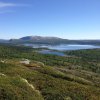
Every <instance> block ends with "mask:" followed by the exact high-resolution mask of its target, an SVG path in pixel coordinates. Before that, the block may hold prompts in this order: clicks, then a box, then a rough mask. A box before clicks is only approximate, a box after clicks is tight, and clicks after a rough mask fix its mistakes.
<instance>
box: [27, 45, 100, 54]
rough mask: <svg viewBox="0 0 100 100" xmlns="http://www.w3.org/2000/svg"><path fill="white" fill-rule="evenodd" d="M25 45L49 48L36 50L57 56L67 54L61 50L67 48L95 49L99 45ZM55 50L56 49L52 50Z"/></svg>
mask: <svg viewBox="0 0 100 100" xmlns="http://www.w3.org/2000/svg"><path fill="white" fill-rule="evenodd" d="M25 46H31V47H33V48H48V49H50V50H45V49H43V50H40V51H38V52H39V53H41V54H52V55H57V56H67V55H65V54H64V53H63V52H61V51H68V50H82V49H95V48H100V46H94V45H74V44H73V45H67V44H62V45H36V44H25ZM54 50H57V51H54Z"/></svg>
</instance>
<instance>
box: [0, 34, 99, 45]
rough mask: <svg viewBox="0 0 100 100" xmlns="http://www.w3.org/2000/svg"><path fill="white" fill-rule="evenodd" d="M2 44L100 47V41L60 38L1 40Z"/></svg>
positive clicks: (41, 37)
mask: <svg viewBox="0 0 100 100" xmlns="http://www.w3.org/2000/svg"><path fill="white" fill-rule="evenodd" d="M0 43H10V44H24V43H32V44H48V45H59V44H81V45H82V44H83V45H84V44H86V45H100V40H69V39H62V38H58V37H43V36H25V37H22V38H19V39H10V40H3V39H0Z"/></svg>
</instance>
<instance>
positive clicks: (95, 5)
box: [0, 0, 100, 39]
mask: <svg viewBox="0 0 100 100" xmlns="http://www.w3.org/2000/svg"><path fill="white" fill-rule="evenodd" d="M30 35H33V36H34V35H40V36H56V37H61V38H67V39H100V0H0V38H3V39H9V38H20V37H23V36H30Z"/></svg>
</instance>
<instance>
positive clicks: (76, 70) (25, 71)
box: [0, 44, 100, 100]
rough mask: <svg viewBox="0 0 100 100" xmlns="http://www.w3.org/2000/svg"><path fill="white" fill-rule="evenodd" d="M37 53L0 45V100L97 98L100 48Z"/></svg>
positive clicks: (90, 99)
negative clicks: (57, 52) (56, 53)
mask: <svg viewBox="0 0 100 100" xmlns="http://www.w3.org/2000/svg"><path fill="white" fill-rule="evenodd" d="M38 50H41V48H31V47H22V46H14V45H6V44H0V100H99V99H100V49H88V50H75V51H63V53H64V54H66V55H68V56H57V55H52V54H42V53H38V52H36V51H38ZM24 60H25V61H28V62H29V63H25V61H24ZM22 61H23V62H24V63H21V62H22Z"/></svg>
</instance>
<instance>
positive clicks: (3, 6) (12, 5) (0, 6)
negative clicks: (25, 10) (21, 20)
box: [0, 2, 17, 8]
mask: <svg viewBox="0 0 100 100" xmlns="http://www.w3.org/2000/svg"><path fill="white" fill-rule="evenodd" d="M15 6H17V5H16V4H14V3H5V2H0V8H5V7H15Z"/></svg>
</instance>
